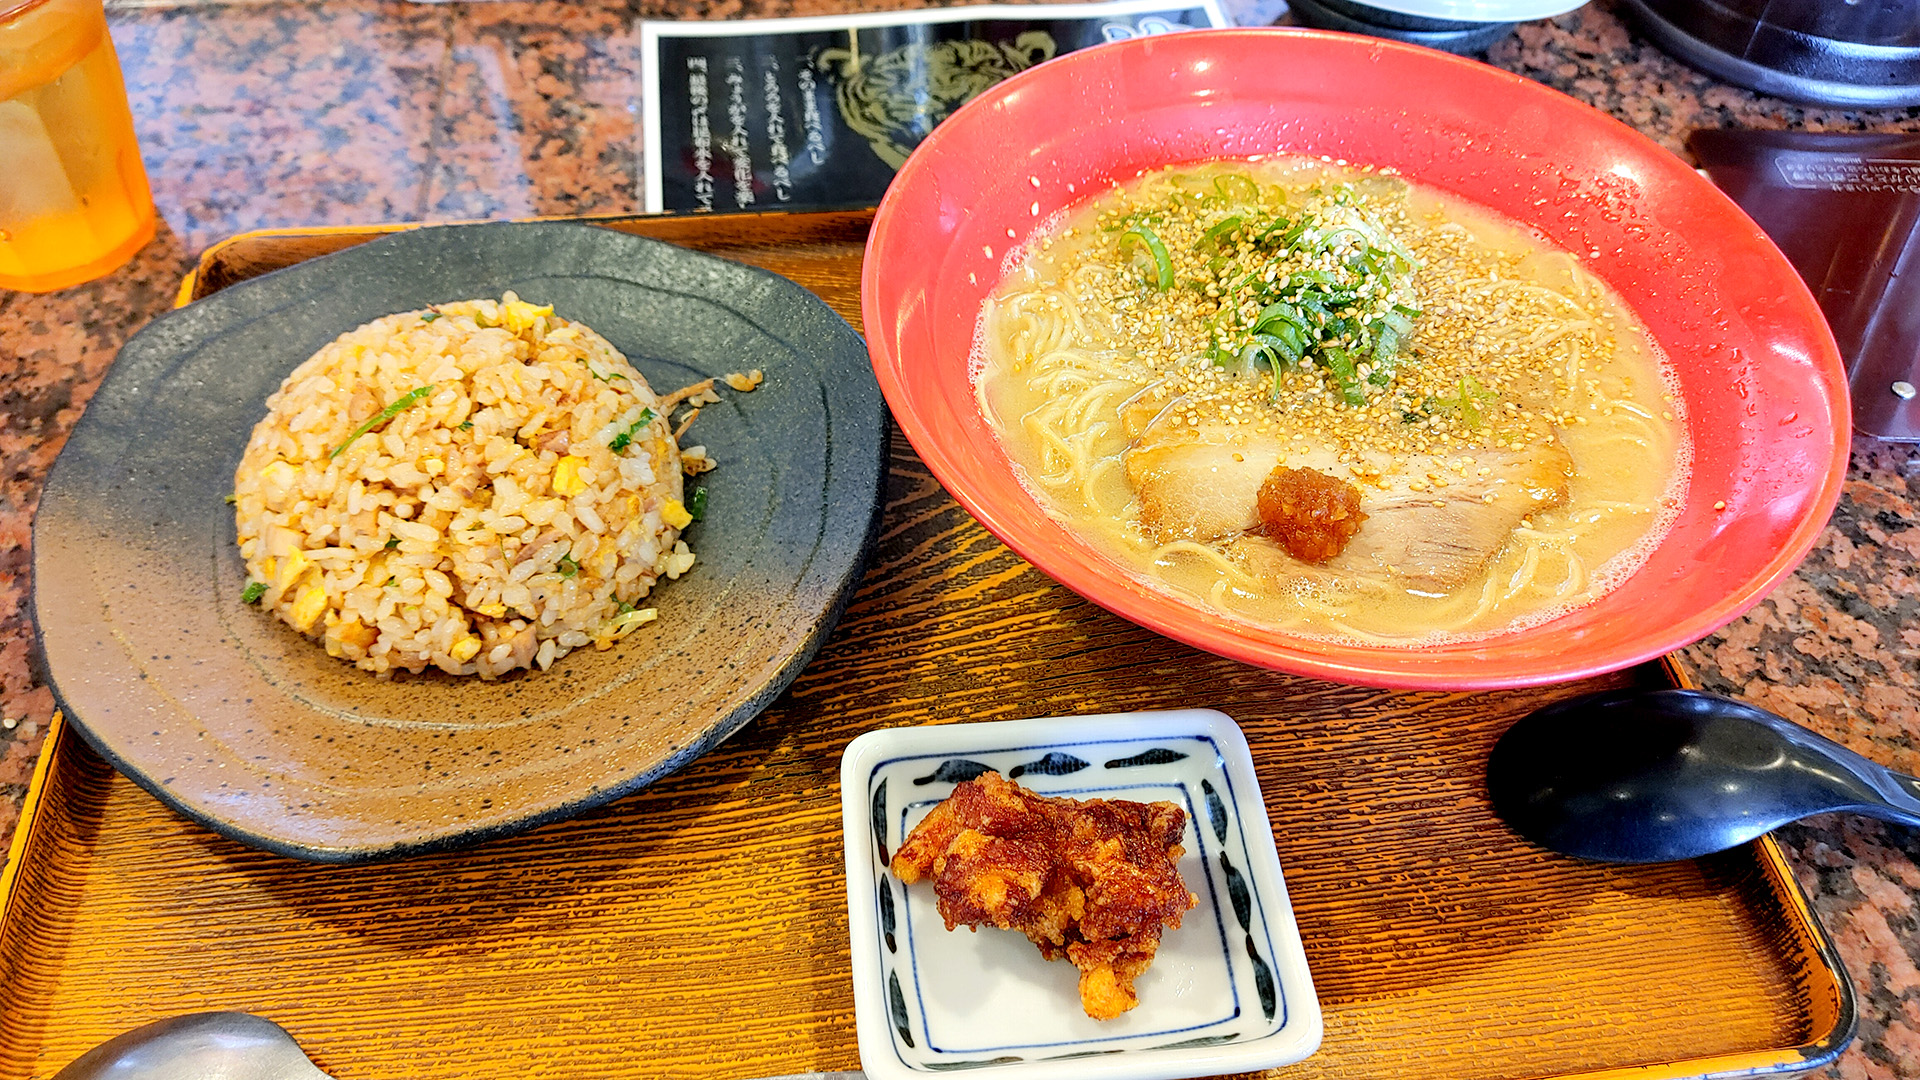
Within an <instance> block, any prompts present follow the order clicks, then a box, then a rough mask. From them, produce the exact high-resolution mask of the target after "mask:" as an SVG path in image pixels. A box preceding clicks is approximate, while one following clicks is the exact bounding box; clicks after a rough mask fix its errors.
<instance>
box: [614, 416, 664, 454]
mask: <svg viewBox="0 0 1920 1080" xmlns="http://www.w3.org/2000/svg"><path fill="white" fill-rule="evenodd" d="M651 423H653V410H652V409H641V410H640V419H638V420H635V421H634V422H633V424H632V426H630V427H628V428H627V430H625V431H622V432H621V433H619V434H618V435H615V436H614V437H613V438H612V439H611V440H610V441H608V443H607V449H609V450H611V451H613V452H614V453H616V454H617V453H619V452H620V451H622V450H625V449H626V448H627V445H628V444H629V443H631V442H633V437H634V436H635V435H638V434H639V433H640V429H641V428H643V427H646V426H647V425H648V424H651Z"/></svg>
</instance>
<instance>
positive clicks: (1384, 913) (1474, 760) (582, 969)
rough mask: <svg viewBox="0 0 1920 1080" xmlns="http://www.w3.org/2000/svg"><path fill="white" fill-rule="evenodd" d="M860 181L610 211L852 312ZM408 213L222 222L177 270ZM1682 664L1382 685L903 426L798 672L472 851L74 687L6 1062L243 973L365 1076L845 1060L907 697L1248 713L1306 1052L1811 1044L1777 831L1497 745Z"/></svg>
mask: <svg viewBox="0 0 1920 1080" xmlns="http://www.w3.org/2000/svg"><path fill="white" fill-rule="evenodd" d="M867 221H868V219H867V217H866V216H865V215H862V214H819V215H793V216H780V215H772V216H740V217H714V218H626V219H606V220H602V221H600V223H601V224H604V225H607V226H609V227H612V228H618V229H624V230H627V231H630V232H635V233H640V234H643V235H649V236H655V237H660V238H664V239H667V240H671V241H674V242H677V243H682V244H686V245H689V246H692V247H697V248H703V249H706V250H710V251H715V252H717V253H720V254H722V255H725V256H728V257H731V258H736V259H740V260H742V261H745V262H749V263H754V264H756V265H759V266H763V267H766V268H768V269H771V270H774V271H776V272H778V273H782V274H786V275H787V276H789V277H792V278H793V279H795V280H797V281H799V282H800V283H801V284H803V285H806V286H807V287H808V288H810V289H812V290H814V291H815V292H816V293H818V294H819V295H821V296H822V297H823V298H825V299H826V301H827V302H828V303H830V304H832V305H833V307H834V308H835V309H836V310H838V311H839V312H840V313H841V314H843V315H844V316H846V317H847V318H848V319H849V320H850V321H852V322H853V323H854V324H855V325H856V326H858V325H859V318H860V312H859V273H860V258H861V250H862V242H863V239H864V235H865V229H866V225H867ZM382 231H385V230H379V229H358V230H355V229H323V230H307V231H302V230H278V231H274V232H266V233H253V234H248V235H245V236H240V237H236V238H234V239H232V240H230V241H227V242H226V243H223V244H221V245H219V246H217V247H215V248H213V249H212V250H211V251H209V252H208V253H207V255H206V256H205V258H204V259H203V260H202V262H201V265H200V267H199V270H198V271H197V272H196V273H195V274H194V275H193V276H192V277H190V278H189V279H188V280H187V282H186V284H185V286H184V288H183V289H182V292H181V300H182V302H183V303H185V302H187V301H190V300H193V299H195V298H197V297H200V296H204V295H207V294H208V293H210V292H212V291H215V290H217V289H219V288H222V287H225V286H227V285H230V284H232V283H234V282H236V281H240V280H243V279H245V278H248V277H251V276H253V275H256V274H259V273H263V272H265V271H268V270H272V269H275V268H277V267H280V266H286V265H290V264H292V263H294V262H298V261H299V260H301V259H305V258H309V257H312V256H315V255H318V254H322V253H325V252H327V251H331V250H337V249H338V248H341V247H345V246H347V245H350V244H354V243H358V242H361V241H363V240H366V239H370V238H372V237H373V236H376V235H378V234H379V233H380V232H382ZM1680 679H1681V676H1680V674H1679V673H1678V671H1677V669H1675V668H1674V667H1673V666H1672V665H1670V664H1661V665H1649V666H1646V667H1643V668H1640V669H1637V670H1634V671H1629V672H1623V673H1619V674H1616V675H1612V676H1608V677H1605V678H1601V679H1594V680H1589V681H1586V682H1582V683H1578V684H1572V685H1565V686H1556V687H1548V688H1538V689H1531V690H1517V691H1510V692H1498V693H1476V694H1442V693H1403V692H1388V691H1380V690H1369V689H1363V688H1357V687H1350V686H1339V685H1335V684H1332V683H1323V682H1314V681H1310V680H1305V679H1298V678H1292V677H1288V676H1283V675H1277V674H1272V673H1269V672H1265V671H1260V670H1256V669H1254V668H1249V667H1245V666H1242V665H1240V664H1237V663H1233V662H1230V661H1227V660H1222V659H1219V658H1216V657H1212V656H1209V655H1207V654H1204V653H1199V652H1195V651H1194V650H1191V649H1189V648H1187V647H1185V646H1182V645H1178V644H1176V643H1174V642H1172V641H1169V640H1166V639H1164V638H1161V637H1158V636H1157V635H1154V634H1152V633H1149V632H1148V631H1145V630H1142V629H1140V628H1138V627H1136V626H1133V625H1132V624H1130V623H1127V622H1125V621H1123V620H1121V619H1119V618H1117V617H1115V616H1112V615H1110V614H1108V613H1106V612H1105V611H1102V610H1100V609H1098V608H1095V607H1093V606H1092V605H1090V604H1088V603H1086V602H1084V601H1082V600H1080V599H1079V598H1078V597H1077V596H1075V595H1074V594H1072V593H1070V592H1068V591H1067V590H1065V589H1063V588H1060V587H1059V586H1057V585H1055V584H1053V582H1051V581H1050V580H1048V579H1047V578H1046V577H1044V576H1042V575H1041V574H1040V573H1039V572H1038V571H1036V570H1034V569H1033V568H1031V567H1030V566H1028V565H1027V564H1026V563H1025V562H1023V561H1022V560H1021V559H1020V558H1019V557H1018V556H1016V555H1014V554H1013V553H1012V552H1010V551H1008V550H1007V549H1006V548H1005V547H1004V546H1002V545H1001V544H1000V543H999V542H998V541H997V540H995V539H994V538H993V537H992V536H991V535H989V534H988V533H986V532H985V531H984V530H982V529H981V528H980V526H979V525H978V524H976V523H975V522H974V521H973V520H972V519H971V518H970V517H968V516H967V514H966V513H965V512H964V511H962V510H961V509H960V508H959V506H958V505H957V504H955V503H954V501H953V500H952V499H951V498H949V497H948V496H947V494H946V493H945V492H944V491H943V490H942V489H941V487H940V485H939V484H938V483H937V482H936V481H935V480H934V479H933V478H932V477H931V476H930V475H929V474H928V473H927V471H926V469H925V467H924V466H923V465H922V464H921V463H920V461H919V459H918V458H917V457H916V456H915V455H914V453H913V450H912V449H911V448H910V447H909V446H908V445H907V444H906V442H905V441H904V440H902V439H899V438H898V437H896V439H895V442H894V448H893V460H892V468H891V475H890V478H889V481H888V489H887V511H886V519H885V523H884V531H883V534H882V539H881V543H880V548H879V552H878V554H877V557H876V560H875V562H874V564H873V566H872V567H871V568H870V570H869V571H868V574H867V578H866V581H865V583H864V585H863V586H862V589H861V591H860V594H859V596H858V597H857V599H856V600H855V602H854V604H853V605H852V606H851V607H850V608H849V610H848V611H847V613H846V616H845V618H844V619H843V620H842V621H841V623H840V625H839V627H838V629H837V630H836V631H835V632H834V634H833V636H832V639H831V640H830V641H829V642H828V644H827V645H826V647H825V649H824V650H823V651H822V652H821V654H820V655H819V657H818V658H817V659H816V660H815V661H814V662H813V664H812V665H811V666H810V667H809V668H808V669H807V671H806V672H805V673H804V674H803V675H802V676H801V678H800V679H799V681H798V682H796V683H795V684H794V685H793V687H792V688H791V689H790V690H789V691H788V693H787V694H786V695H785V696H784V697H782V698H781V699H780V700H779V701H778V702H777V703H776V704H775V705H774V707H773V708H771V709H770V710H768V711H767V712H766V713H765V714H764V715H762V716H761V717H760V718H759V719H757V720H756V721H754V722H753V723H752V724H750V725H749V726H748V727H747V728H746V729H745V730H744V731H743V732H741V734H739V735H738V736H736V737H734V738H733V739H732V740H731V741H729V742H728V743H726V744H725V745H723V746H721V747H720V748H719V749H718V750H716V751H714V752H713V753H710V754H708V755H707V756H706V757H704V758H702V759H700V760H699V761H697V762H695V763H694V764H693V765H692V766H690V767H688V768H687V769H684V770H682V771H681V772H679V773H676V774H674V775H672V776H669V777H667V778H666V779H665V780H663V781H661V782H659V783H656V784H654V785H653V786H652V787H650V788H648V789H646V790H645V791H643V792H641V793H640V794H638V795H635V796H633V797H630V798H627V799H624V800H621V801H619V802H617V803H614V804H612V805H609V806H606V807H603V808H601V809H598V810H594V811H591V812H588V813H586V814H584V815H582V816H581V817H579V818H577V819H574V820H571V821H567V822H563V823H560V824H556V825H550V826H546V827H544V828H541V829H538V830H535V831H534V832H531V833H528V834H525V835H522V836H519V837H515V838H511V839H507V840H502V841H496V842H493V843H489V844H485V845H483V846H480V847H477V848H473V849H470V850H467V851H463V852H456V853H452V854H446V855H437V856H431V857H426V858H420V859H414V860H410V861H404V862H398V863H389V864H379V865H372V866H345V867H339V866H316V865H309V864H305V863H299V862H294V861H290V860H287V859H284V858H280V857H277V856H273V855H268V854H264V853H262V852H258V851H255V850H252V849H249V848H246V847H243V846H241V845H239V844H237V843H235V842H233V841H230V840H226V839H224V838H222V837H219V836H217V835H215V834H213V833H211V832H208V831H207V830H204V829H202V828H199V827H197V826H195V825H193V824H191V823H189V822H187V821H186V820H184V819H182V818H179V817H177V816H175V815H174V814H172V813H171V812H169V811H167V810H166V809H164V808H163V807H162V806H161V805H160V804H159V803H157V802H155V801H154V800H153V799H151V798H150V797H148V796H147V795H146V794H145V793H144V792H142V791H141V790H140V789H139V788H137V787H135V786H134V785H133V784H132V783H131V782H129V781H127V780H126V779H124V778H122V777H120V776H119V775H118V774H116V773H115V772H113V771H112V770H111V769H110V768H108V767H107V766H105V765H104V764H102V762H101V761H100V760H99V759H98V758H97V757H96V756H95V755H94V754H93V753H92V752H91V751H90V750H88V749H87V747H86V746H85V745H84V744H83V743H82V742H81V740H80V739H79V738H78V737H77V736H76V735H75V734H74V733H73V731H72V730H71V729H69V728H67V727H65V726H64V725H62V724H59V723H58V722H56V724H55V726H54V728H53V732H52V734H51V735H50V737H49V738H48V740H47V749H46V751H45V754H44V756H43V757H42V759H41V761H40V765H39V769H38V771H37V772H36V774H35V777H34V782H33V787H32V790H31V792H30V793H29V796H28V802H27V808H26V811H25V814H24V816H23V818H22V822H21V825H20V827H19V830H18V833H17V834H16V836H15V839H14V846H13V851H12V856H11V859H10V861H9V862H8V864H7V868H6V872H5V876H4V878H0V1078H26V1077H46V1076H49V1075H51V1074H52V1073H53V1072H55V1071H57V1070H58V1069H59V1068H60V1067H61V1066H63V1065H65V1064H66V1063H67V1062H68V1061H70V1060H72V1059H73V1058H75V1057H77V1056H78V1055H79V1054H81V1053H82V1052H83V1051H85V1050H86V1049H87V1048H89V1047H91V1046H93V1045H94V1044H96V1043H98V1042H100V1041H102V1040H104V1039H106V1038H108V1037H110V1036H112V1035H114V1034H117V1033H119V1032H121V1031H123V1030H125V1029H127V1028H130V1027H133V1026H135V1025H137V1024H141V1023H145V1022H147V1021H150V1020H154V1019H158V1018H162V1017H166V1016H171V1015H174V1014H178V1013H186V1012H194V1011H199V1010H207V1009H241V1010H246V1011H248V1012H253V1013H257V1014H259V1015H262V1016H266V1017H269V1018H271V1019H273V1020H275V1021H277V1022H279V1023H280V1024H281V1025H283V1026H284V1027H286V1028H287V1029H288V1030H289V1031H291V1032H292V1033H293V1034H294V1036H295V1037H296V1038H298V1039H299V1040H300V1042H301V1044H302V1045H303V1046H304V1047H305V1048H306V1049H307V1051H308V1052H309V1054H310V1055H311V1056H312V1057H313V1059H314V1060H315V1061H316V1062H318V1063H319V1065H320V1066H321V1067H322V1068H324V1069H326V1070H327V1071H328V1072H330V1073H332V1074H333V1075H334V1076H336V1077H339V1078H340V1080H362V1078H364V1080H396V1078H401V1077H406V1078H421V1080H425V1078H439V1077H446V1078H461V1080H485V1078H490V1077H500V1078H514V1080H519V1078H523V1077H527V1076H538V1075H549V1074H551V1075H564V1076H567V1077H569V1078H573V1080H592V1078H599V1077H608V1078H612V1077H621V1078H627V1077H637V1076H646V1077H659V1078H670V1077H700V1078H712V1080H732V1078H742V1080H744V1078H749V1077H759V1076H764V1075H768V1074H776V1073H794V1072H802V1071H807V1070H826V1069H850V1068H854V1067H856V1066H857V1065H858V1063H859V1062H858V1056H857V1054H856V1052H855V1048H854V1023H853V997H852V992H851V987H850V983H849V976H848V960H847V950H848V943H847V925H846V910H845V893H844V886H843V881H842V869H841V853H840V823H839V795H838V792H837V791H836V786H837V782H836V776H837V769H838V763H839V757H840V752H841V749H842V748H843V747H844V746H845V745H846V743H847V742H848V740H850V739H851V738H853V737H854V736H855V735H857V734H859V733H861V732H864V731H868V730H871V729H873V728H877V727H886V726H892V725H899V724H927V723H945V722H951V721H961V720H987V719H1011V718H1018V717H1027V716H1046V715H1064V714H1075V713H1097V712H1119V711H1127V710H1135V709H1150V708H1171V707H1185V706H1209V707H1213V708H1218V709H1221V710H1223V711H1225V712H1226V713H1228V714H1229V715H1231V716H1233V717H1235V718H1236V719H1237V720H1238V721H1239V722H1240V724H1241V725H1242V726H1243V727H1244V729H1245V730H1246V733H1247V737H1248V739H1249V741H1250V742H1251V743H1252V747H1253V753H1254V759H1255V762H1256V764H1257V767H1258V772H1259V776H1260V783H1261V786H1262V791H1263V793H1264V795H1265V798H1266V802H1267V808H1268V810H1269V812H1270V814H1271V816H1272V818H1273V823H1274V830H1275V840H1276V842H1277V844H1278V847H1279V852H1280V861H1281V865H1282V866H1283V867H1284V869H1285V873H1286V880H1287V886H1288V888H1289V890H1290V892H1291V894H1292V899H1293V904H1294V907H1295V911H1296V913H1297V915H1298V919H1299V924H1300V929H1301V934H1302V936H1303V937H1304V939H1305V942H1306V950H1307V958H1308V962H1309V964H1310V966H1311V968H1312V972H1313V978H1314V982H1315V984H1316V987H1317V989H1318V992H1319V995H1320V1000H1321V1002H1322V1005H1323V1007H1324V1009H1325V1013H1326V1038H1325V1041H1324V1042H1323V1043H1322V1045H1321V1047H1320V1050H1319V1052H1318V1053H1316V1054H1315V1055H1314V1056H1313V1057H1311V1058H1309V1059H1308V1060H1307V1061H1305V1062H1303V1063H1301V1064H1299V1065H1296V1066H1292V1067H1290V1068H1288V1069H1286V1070H1282V1071H1280V1072H1277V1073H1276V1074H1275V1075H1278V1076H1285V1077H1288V1078H1294V1077H1298V1078H1302V1080H1305V1078H1310V1077H1315V1078H1317V1077H1328V1078H1333V1077H1339V1078H1342V1080H1353V1078H1359V1077H1405V1078H1409V1080H1429V1078H1434V1077H1446V1078H1448V1080H1476V1078H1488V1080H1519V1078H1537V1077H1547V1076H1585V1077H1619V1078H1625V1077H1629V1076H1631V1077H1636V1078H1643V1080H1645V1078H1666V1077H1681V1076H1702V1075H1708V1074H1717V1075H1733V1074H1768V1073H1787V1072H1796V1071H1799V1070H1803V1069H1807V1068H1810V1067H1813V1066H1815V1065H1818V1064H1820V1063H1821V1062H1823V1061H1825V1060H1827V1059H1829V1058H1831V1057H1832V1056H1833V1055H1834V1054H1836V1053H1838V1051H1839V1049H1840V1047H1841V1046H1842V1045H1843V1044H1844V1043H1845V1042H1846V1040H1847V1039H1848V1038H1849V1037H1851V1035H1852V1031H1853V1025H1854V1008H1853V998H1852V992H1851V989H1850V987H1849V984H1848V982H1847V980H1846V977H1845V975H1844V973H1843V972H1842V970H1841V968H1840V965H1839V962H1838V960H1837V959H1836V958H1835V955H1834V953H1833V950H1832V947H1831V945H1830V943H1829V942H1828V941H1827V939H1826V936H1825V934H1824V933H1823V932H1822V930H1821V929H1820V927H1819V925H1818V924H1817V923H1816V922H1815V921H1814V919H1813V917H1812V915H1811V914H1810V912H1809V910H1808V908H1807V905H1806V902H1805V900H1804V898H1803V897H1802V896H1801V894H1800V891H1799V889H1798V888H1797V886H1796V885H1795V884H1794V882H1793V879H1792V877H1791V876H1790V874H1789V873H1788V870H1787V868H1786V866H1785V864H1784V862H1783V861H1782V859H1781V857H1780V853H1779V851H1778V850H1777V849H1776V848H1775V847H1774V846H1773V844H1772V842H1771V841H1770V840H1764V839H1763V840H1761V841H1760V842H1758V843H1755V844H1752V845H1749V846H1747V847H1745V848H1741V849H1739V850H1736V851H1733V852H1728V853H1726V854H1724V855H1720V856H1716V857H1714V858H1709V859H1703V860H1699V861H1697V862H1689V863H1679V864H1675V865H1669V866H1653V867H1635V868H1616V867H1604V866H1597V865H1590V864H1585V863H1579V862H1575V861H1572V860H1568V859H1564V858H1560V857H1557V856H1554V855H1551V854H1548V853H1546V852H1544V851H1540V850H1538V849H1536V848H1533V847H1531V846H1530V845H1528V844H1526V843H1525V842H1523V841H1521V840H1520V839H1519V838H1518V837H1516V836H1515V835H1513V834H1512V833H1510V832H1509V831H1508V830H1507V829H1506V828H1505V827H1504V826H1503V825H1502V824H1501V823H1500V822H1499V821H1498V820H1497V819H1496V818H1495V817H1494V816H1493V814H1492V812H1491V810H1490V809H1489V806H1488V802H1487V798H1486V794H1485V791H1484V787H1483V782H1482V776H1483V772H1484V769H1485V765H1486V759H1487V753H1488V751H1489V749H1490V747H1491V746H1492V744H1493V741H1494V739H1495V738H1496V737H1497V736H1498V735H1499V734H1500V733H1501V732H1502V731H1504V730H1505V728H1506V727H1507V725H1509V724H1510V723H1511V722H1512V721H1513V720H1514V719H1516V718H1517V717H1519V716H1521V715H1523V714H1524V713H1526V712H1528V711H1530V710H1532V709H1534V708H1537V707H1539V706H1541V705H1543V704H1545V703H1547V702H1549V701H1553V700H1556V699H1559V698H1563V697H1566V696H1569V695H1571V694H1574V693H1579V692H1585V691H1590V690H1597V689H1603V688H1611V687H1619V686H1627V685H1634V684H1636V683H1637V684H1645V685H1658V684H1672V683H1674V682H1676V681H1679V680H1680Z"/></svg>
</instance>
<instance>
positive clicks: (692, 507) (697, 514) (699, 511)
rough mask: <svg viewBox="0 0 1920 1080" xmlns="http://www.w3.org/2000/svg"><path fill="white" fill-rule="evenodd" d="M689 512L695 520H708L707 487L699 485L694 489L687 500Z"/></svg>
mask: <svg viewBox="0 0 1920 1080" xmlns="http://www.w3.org/2000/svg"><path fill="white" fill-rule="evenodd" d="M687 513H689V514H691V515H693V520H695V521H704V520H706V516H707V489H706V488H703V487H697V488H694V489H693V496H692V497H691V498H689V499H688V500H687Z"/></svg>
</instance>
